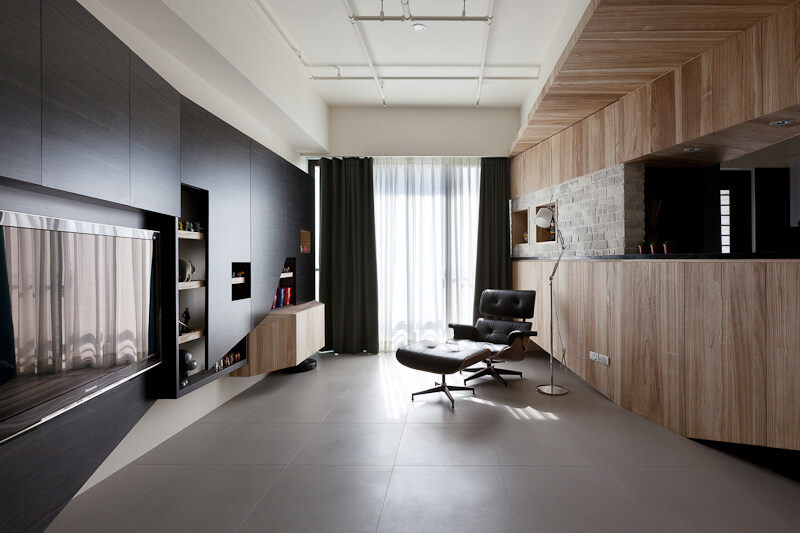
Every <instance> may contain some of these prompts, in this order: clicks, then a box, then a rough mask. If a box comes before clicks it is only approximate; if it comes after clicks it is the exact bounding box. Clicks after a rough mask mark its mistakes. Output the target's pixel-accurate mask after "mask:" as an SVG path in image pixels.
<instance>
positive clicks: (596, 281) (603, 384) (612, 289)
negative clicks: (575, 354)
mask: <svg viewBox="0 0 800 533" xmlns="http://www.w3.org/2000/svg"><path fill="white" fill-rule="evenodd" d="M575 265H576V266H578V267H582V268H581V269H582V270H584V272H585V283H586V286H585V290H584V291H583V292H582V295H581V294H577V295H575V297H573V298H570V299H568V301H569V303H570V304H571V305H574V306H577V307H579V308H581V309H585V313H584V314H583V316H582V319H583V320H582V323H581V325H580V327H581V331H582V332H583V335H582V338H581V339H580V341H579V342H578V343H577V344H579V345H581V347H582V348H583V353H582V355H583V358H584V373H585V377H584V379H585V380H586V382H587V383H589V384H590V385H592V386H593V387H594V388H596V389H597V390H598V391H600V392H601V393H602V394H603V395H604V396H606V397H607V398H609V399H610V400H612V401H614V402H617V403H619V385H620V368H621V360H622V355H623V354H622V352H621V351H620V335H619V331H620V326H621V323H620V311H621V307H620V304H621V300H620V283H619V282H620V272H619V270H620V267H621V263H618V262H605V261H603V262H597V263H589V262H587V263H584V264H580V263H575ZM587 267H588V268H587ZM581 300H583V301H581ZM570 342H575V341H574V340H572V339H570ZM589 350H592V351H594V352H597V353H601V354H603V355H607V356H608V357H609V359H610V364H609V365H608V366H606V365H603V364H600V363H597V362H595V361H591V360H590V359H589Z"/></svg>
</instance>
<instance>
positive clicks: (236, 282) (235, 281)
mask: <svg viewBox="0 0 800 533" xmlns="http://www.w3.org/2000/svg"><path fill="white" fill-rule="evenodd" d="M245 282H247V278H245V277H244V276H243V277H241V278H231V285H240V284H242V283H245Z"/></svg>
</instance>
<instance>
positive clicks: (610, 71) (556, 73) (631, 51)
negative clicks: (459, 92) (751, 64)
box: [511, 0, 794, 156]
mask: <svg viewBox="0 0 800 533" xmlns="http://www.w3.org/2000/svg"><path fill="white" fill-rule="evenodd" d="M793 1H794V0H594V1H592V2H590V4H589V7H588V8H587V10H586V12H585V14H584V16H583V18H582V19H581V21H580V23H579V24H578V27H577V28H576V30H575V33H574V34H573V36H572V38H571V39H570V42H569V44H568V45H567V47H566V49H565V50H564V52H563V53H562V55H561V58H560V59H559V61H558V62H557V64H556V67H555V68H554V69H553V73H552V74H551V75H550V78H549V79H548V80H547V82H546V83H545V85H544V89H543V90H542V93H541V94H540V96H539V98H538V99H537V101H536V103H535V104H534V105H533V107H532V109H531V111H530V113H529V114H528V124H526V125H525V126H523V128H522V129H521V130H520V132H519V133H518V134H517V137H516V139H515V140H514V143H513V145H512V147H511V155H512V156H514V155H517V154H519V153H521V152H523V151H525V150H527V149H528V148H530V147H531V146H534V145H536V144H538V143H540V142H542V141H543V140H545V139H547V138H549V137H552V136H553V135H555V134H556V133H558V132H560V131H562V130H564V129H565V128H568V127H569V126H571V125H573V124H575V123H577V122H579V121H581V120H583V119H584V118H586V117H588V116H589V115H591V114H592V113H595V112H596V111H598V110H600V109H602V108H604V107H606V106H608V105H609V104H611V103H613V102H615V101H616V100H618V99H619V98H621V97H622V96H624V95H626V94H628V93H630V92H631V91H633V90H635V89H637V88H639V87H641V86H642V85H645V84H646V83H649V82H651V81H653V80H655V79H656V78H658V77H660V76H662V75H663V74H665V73H666V72H668V71H670V70H673V69H675V68H678V67H680V66H681V65H682V64H683V63H685V62H687V61H689V60H690V59H692V58H694V57H696V56H697V55H699V54H701V53H702V52H704V51H706V50H708V49H710V48H712V47H713V46H714V45H716V44H718V43H720V42H723V41H725V40H727V39H729V38H731V37H733V36H735V35H736V34H737V33H739V32H742V31H744V30H746V29H748V28H750V27H751V26H753V25H754V24H756V23H757V22H759V21H761V20H763V19H765V18H766V17H768V16H769V15H771V14H772V13H774V12H775V11H778V10H779V9H781V8H782V7H784V6H786V5H789V4H791V3H792V2H793ZM756 37H757V36H756ZM742 67H744V68H746V66H745V65H743V66H742Z"/></svg>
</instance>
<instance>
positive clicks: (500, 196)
mask: <svg viewBox="0 0 800 533" xmlns="http://www.w3.org/2000/svg"><path fill="white" fill-rule="evenodd" d="M510 186H511V164H510V161H509V159H508V158H507V157H484V158H483V159H481V199H480V214H479V216H478V254H477V262H476V265H475V298H474V303H473V312H472V314H473V319H474V320H477V319H478V317H479V316H480V315H479V313H478V303H479V302H480V297H481V293H482V292H483V291H484V289H510V288H511V284H512V282H511V244H510V242H509V240H510V238H511V237H510V235H511V227H510V223H509V216H510V215H509V212H508V201H509V197H510V194H511V191H510Z"/></svg>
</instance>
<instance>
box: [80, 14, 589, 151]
mask: <svg viewBox="0 0 800 533" xmlns="http://www.w3.org/2000/svg"><path fill="white" fill-rule="evenodd" d="M78 1H79V2H80V3H81V4H82V5H83V6H84V7H86V8H87V9H89V11H91V12H92V14H93V15H94V16H95V17H97V18H98V19H100V21H101V22H102V23H103V24H105V25H106V26H107V27H108V28H109V29H111V31H113V32H114V33H115V34H116V35H117V36H118V37H120V38H121V39H122V40H123V41H124V42H125V44H127V45H128V46H129V47H130V48H131V49H132V50H133V51H134V52H136V53H137V54H139V55H140V56H141V57H142V58H143V59H144V60H145V61H146V62H147V63H148V64H150V65H151V66H152V67H153V68H154V69H156V71H157V72H158V73H159V74H161V75H162V76H163V77H164V78H165V79H166V80H167V81H169V82H170V83H171V84H172V85H173V86H175V87H176V88H177V89H178V90H179V91H180V92H181V93H182V94H183V95H185V96H187V97H188V98H190V99H191V100H193V101H195V102H196V103H198V104H200V105H201V106H203V107H205V108H206V109H208V110H209V111H211V112H212V113H214V114H216V115H217V116H219V117H221V118H222V119H223V120H225V121H227V122H228V123H230V124H232V125H233V126H235V127H237V128H238V129H240V130H241V131H243V132H245V133H247V134H248V135H250V136H251V137H253V138H254V139H256V140H258V141H259V142H261V143H262V144H264V145H265V146H267V147H269V148H271V149H273V150H275V151H276V152H278V153H280V154H281V155H283V156H284V157H286V158H287V159H289V160H292V161H294V162H295V163H297V164H298V165H302V161H301V158H300V157H299V155H300V154H303V153H314V154H319V153H329V152H328V150H329V149H330V146H331V142H330V138H331V137H337V138H338V137H341V136H342V135H343V132H341V131H338V130H336V131H334V130H333V129H332V126H331V119H330V115H331V108H336V109H354V108H362V110H363V111H364V113H367V111H371V112H372V114H371V115H369V116H370V117H371V120H372V123H370V124H371V126H370V127H371V128H381V127H382V128H384V129H388V130H389V131H395V130H396V124H392V123H387V122H386V120H387V115H386V114H385V113H381V111H390V110H392V109H397V110H402V111H403V112H404V113H415V115H414V116H415V121H416V126H415V128H416V129H417V130H418V131H419V130H423V131H428V132H433V131H434V130H435V131H436V132H437V134H436V138H435V139H430V140H429V142H430V143H431V146H430V147H429V151H431V152H437V153H442V154H444V153H445V151H447V150H448V149H449V148H447V147H446V146H442V145H441V142H440V141H441V139H442V138H443V137H448V138H450V137H452V138H453V141H454V142H457V141H458V138H459V134H460V133H461V131H460V130H461V129H464V126H463V124H461V125H457V122H458V121H455V122H452V121H449V120H447V121H446V122H447V123H448V125H449V127H450V130H446V129H445V130H442V129H441V127H442V124H433V122H435V120H439V119H434V118H433V117H434V115H435V113H431V112H429V110H432V108H441V111H442V112H450V111H452V112H457V111H458V110H464V111H466V109H471V110H475V109H476V108H475V104H476V97H477V89H478V82H477V79H476V78H477V76H478V74H479V71H480V63H481V55H482V49H483V41H484V36H485V33H486V28H487V24H486V23H485V22H483V21H479V22H466V21H457V22H443V21H425V24H426V26H427V29H426V31H425V32H422V33H417V32H413V31H412V30H411V28H410V22H408V21H393V22H390V21H385V22H367V21H364V22H358V23H357V24H358V27H359V28H361V30H362V33H363V36H364V39H365V41H366V44H367V47H368V53H369V55H370V57H371V59H372V61H373V62H374V63H375V65H376V69H377V73H378V75H379V76H381V77H408V76H414V77H420V76H424V77H454V76H460V77H469V78H472V79H468V80H397V79H383V80H382V83H383V91H384V93H385V96H386V105H387V109H382V108H381V107H380V106H381V97H380V91H379V90H378V87H377V85H376V83H375V81H374V80H373V79H372V78H371V73H370V70H369V68H368V67H367V59H366V57H365V56H364V53H363V51H362V49H361V47H360V45H359V42H358V39H357V37H356V34H355V32H354V26H353V24H352V23H351V22H350V19H349V17H348V14H347V8H346V7H345V0H135V1H132V0H78ZM462 1H463V0H409V2H410V7H411V12H412V15H414V16H417V17H430V16H446V17H458V16H460V15H461V10H462V6H463V3H462ZM588 1H589V0H494V13H493V18H492V24H491V29H490V31H489V40H488V43H487V53H486V65H485V70H484V75H485V76H486V77H487V79H485V80H484V81H483V84H482V89H481V98H480V107H479V108H478V109H479V110H483V111H484V112H489V111H492V112H494V113H496V114H497V116H495V117H493V118H494V119H496V120H494V122H492V121H491V120H489V121H488V122H489V123H493V124H495V126H494V127H493V128H489V127H488V125H484V124H483V122H484V121H485V119H486V115H485V114H470V115H469V116H470V117H472V119H473V122H474V124H471V126H470V127H469V128H466V129H470V130H475V131H479V132H481V134H482V135H483V136H484V137H491V138H493V139H494V138H496V139H501V138H502V139H505V138H506V137H507V138H508V139H509V140H508V142H509V143H510V139H511V138H513V136H514V135H515V134H516V131H517V129H518V125H519V122H518V121H517V120H513V118H512V120H507V116H510V115H508V111H509V110H510V109H514V110H515V112H516V113H519V114H520V115H519V116H524V115H525V114H526V113H525V112H523V111H522V107H524V106H525V105H526V104H527V105H529V103H528V102H529V101H530V100H531V99H532V98H534V97H535V93H536V92H537V90H540V89H541V86H542V81H543V80H542V79H538V80H536V79H524V80H493V79H491V77H501V76H512V77H514V76H516V77H520V76H523V77H531V76H537V75H538V74H539V72H538V70H539V68H538V65H539V64H540V63H544V68H543V69H542V70H543V72H542V77H545V78H546V76H547V75H548V74H549V69H551V68H552V66H553V65H554V64H555V61H556V59H557V58H558V55H559V54H560V53H561V50H562V49H563V44H564V43H565V42H566V40H568V38H569V36H570V35H571V34H572V31H573V29H574V27H575V24H576V23H577V20H579V19H580V15H581V14H582V13H583V10H584V9H585V4H586V2H588ZM347 2H349V5H350V7H351V9H352V10H353V11H354V13H355V14H356V15H358V16H377V15H379V13H380V7H381V2H380V0H347ZM489 2H490V0H467V2H466V15H467V16H468V17H486V15H487V14H488V9H489ZM384 11H385V15H386V16H390V17H399V16H401V15H402V7H401V4H400V0H385V3H384ZM276 28H277V30H276ZM280 36H283V37H280ZM282 42H288V43H289V44H288V45H286V46H284V45H282V44H281V43H282ZM292 49H296V50H298V51H299V52H300V53H301V57H302V62H303V63H304V64H305V65H307V67H305V68H301V66H300V65H299V64H298V61H297V57H296V55H295V54H294V53H292V52H290V50H292ZM337 67H338V70H337ZM337 72H341V75H342V76H348V77H351V76H357V77H364V78H366V79H363V80H320V79H309V78H308V76H307V74H308V73H311V74H312V75H313V77H315V78H319V77H320V76H322V77H326V76H335V75H336V74H337ZM365 116H366V115H365ZM391 116H392V117H395V118H397V116H396V115H391ZM436 116H438V117H439V118H441V115H436ZM501 119H502V120H501ZM432 121H433V122H432ZM459 124H460V123H459ZM432 125H433V126H436V127H435V128H434V127H432ZM485 126H486V127H485ZM437 128H438V129H437ZM387 142H391V143H392V144H391V148H392V149H393V150H395V151H397V150H401V151H402V150H403V149H404V148H403V147H402V146H396V140H391V141H389V140H387ZM498 142H500V141H498ZM502 142H506V141H502ZM448 146H449V145H448ZM412 148H413V147H408V150H411V149H412ZM354 150H355V148H354ZM376 150H377V148H376ZM442 150H444V151H442ZM451 151H452V150H451ZM379 152H380V153H382V154H385V153H389V151H387V150H386V149H381V150H379ZM376 153H378V152H376ZM392 153H394V152H392ZM408 153H411V152H408ZM426 153H427V152H426ZM447 153H448V154H449V152H447ZM493 153H494V152H493ZM500 153H503V154H504V153H505V150H501V151H498V154H500ZM450 155H465V154H463V153H461V152H458V153H457V154H456V153H453V154H450ZM482 155H486V154H482Z"/></svg>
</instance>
